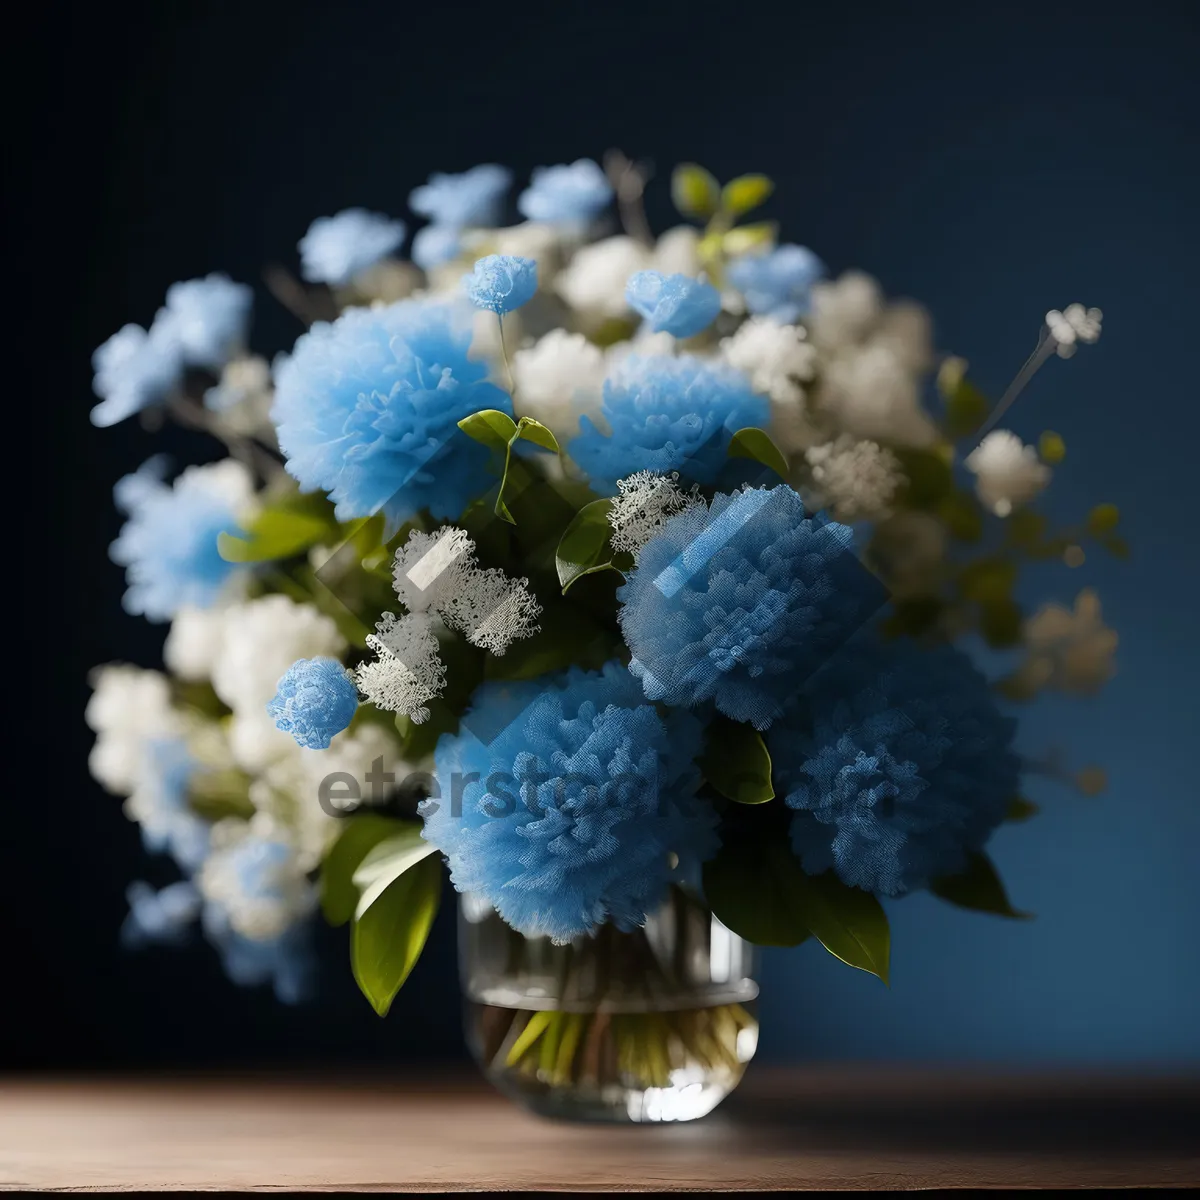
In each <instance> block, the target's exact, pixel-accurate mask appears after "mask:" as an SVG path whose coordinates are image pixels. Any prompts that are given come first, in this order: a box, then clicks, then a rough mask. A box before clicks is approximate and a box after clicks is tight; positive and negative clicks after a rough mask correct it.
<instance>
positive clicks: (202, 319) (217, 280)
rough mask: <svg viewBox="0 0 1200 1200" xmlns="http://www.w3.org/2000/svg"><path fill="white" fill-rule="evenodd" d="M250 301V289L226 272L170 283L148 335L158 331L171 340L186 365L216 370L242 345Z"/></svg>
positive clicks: (243, 343)
mask: <svg viewBox="0 0 1200 1200" xmlns="http://www.w3.org/2000/svg"><path fill="white" fill-rule="evenodd" d="M253 303H254V293H253V291H251V289H250V288H249V287H247V286H246V284H244V283H234V282H233V280H232V279H230V278H229V276H228V275H221V274H219V273H218V274H213V275H207V276H205V278H203V279H188V280H184V281H183V282H182V283H173V284H171V286H170V287H169V288H167V303H166V307H165V308H162V309H160V310H159V313H158V315H157V316H156V317H155V318H154V326H153V328H152V329H151V336H154V334H155V332H156V331H159V332H160V333H161V334H162V335H163V336H165V337H166V338H167V340H169V341H171V342H174V344H175V345H176V346H178V347H179V350H180V351H181V353H182V355H183V359H184V361H185V362H186V363H187V364H188V365H189V366H193V367H204V368H206V369H208V370H210V371H219V370H220V369H221V368H222V367H223V366H224V365H225V364H226V363H227V362H228V361H229V359H231V358H232V357H233V356H234V355H235V354H236V353H237V352H238V351H239V350H240V349H242V348H243V347H244V346H245V344H246V333H247V328H248V326H249V324H250V310H251V307H252V305H253Z"/></svg>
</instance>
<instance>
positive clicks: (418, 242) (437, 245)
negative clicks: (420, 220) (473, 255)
mask: <svg viewBox="0 0 1200 1200" xmlns="http://www.w3.org/2000/svg"><path fill="white" fill-rule="evenodd" d="M461 249H462V238H461V236H460V233H459V230H457V229H455V228H454V227H453V226H450V225H426V226H425V228H424V229H418V230H417V232H416V233H415V234H413V242H412V260H413V262H415V263H416V264H417V266H418V267H420V268H421V270H422V271H430V270H432V269H433V268H434V267H440V266H441V265H442V264H443V263H448V262H453V261H454V260H455V259H456V258H457V257H458V253H459V251H460V250H461Z"/></svg>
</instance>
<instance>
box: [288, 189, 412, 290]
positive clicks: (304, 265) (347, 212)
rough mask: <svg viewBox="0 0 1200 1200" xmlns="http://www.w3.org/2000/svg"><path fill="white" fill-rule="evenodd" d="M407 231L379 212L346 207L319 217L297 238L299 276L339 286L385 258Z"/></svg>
mask: <svg viewBox="0 0 1200 1200" xmlns="http://www.w3.org/2000/svg"><path fill="white" fill-rule="evenodd" d="M405 233H407V228H406V226H405V224H404V222H403V221H393V220H392V219H391V218H390V217H385V216H384V215H383V214H382V213H373V212H368V211H367V210H366V209H365V208H347V209H344V210H343V211H342V212H340V213H338V214H337V215H336V216H333V217H318V218H317V219H316V220H315V221H314V222H313V223H312V224H311V225H310V226H309V227H308V232H307V233H306V234H305V235H304V236H303V237H302V238H301V239H300V242H299V245H298V247H297V249H299V251H300V274H301V275H303V276H304V278H305V279H308V280H310V281H311V282H313V283H328V284H332V285H333V286H335V287H336V286H339V285H341V284H344V283H349V282H350V280H351V279H353V278H354V276H355V275H358V274H360V273H361V272H363V271H365V270H367V269H368V268H369V267H373V266H374V265H375V264H376V263H378V262H380V261H381V260H383V259H385V258H387V257H388V255H389V254H391V253H392V252H393V251H394V250H395V249H396V248H397V247H398V246H399V245H400V243H401V242H403V241H404V235H405Z"/></svg>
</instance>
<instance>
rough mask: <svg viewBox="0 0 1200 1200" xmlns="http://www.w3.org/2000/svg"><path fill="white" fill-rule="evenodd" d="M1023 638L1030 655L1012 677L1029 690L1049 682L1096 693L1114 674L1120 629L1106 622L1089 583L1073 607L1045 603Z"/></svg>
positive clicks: (1081, 692) (1063, 688) (1062, 688)
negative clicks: (1072, 608)
mask: <svg viewBox="0 0 1200 1200" xmlns="http://www.w3.org/2000/svg"><path fill="white" fill-rule="evenodd" d="M1023 638H1024V642H1025V648H1026V657H1025V660H1024V662H1022V664H1021V666H1020V668H1019V669H1018V670H1017V673H1016V676H1015V677H1014V681H1015V682H1016V683H1017V684H1018V686H1019V687H1020V689H1021V690H1022V691H1024V692H1026V693H1032V692H1035V691H1038V690H1040V689H1041V688H1045V687H1049V688H1056V689H1058V690H1059V691H1063V692H1070V693H1074V694H1076V695H1084V696H1086V695H1093V694H1095V693H1096V692H1098V691H1099V690H1100V689H1101V687H1102V686H1103V685H1104V684H1105V683H1106V682H1107V680H1109V679H1110V678H1111V677H1112V675H1113V671H1114V665H1113V656H1114V655H1115V653H1116V649H1117V634H1116V632H1115V631H1114V630H1112V629H1110V628H1108V626H1106V625H1105V624H1104V620H1103V618H1102V617H1101V614H1100V598H1099V597H1098V596H1097V595H1096V593H1095V592H1094V591H1092V589H1091V588H1084V590H1083V591H1081V592H1080V593H1079V595H1078V596H1076V598H1075V608H1074V611H1072V610H1070V609H1067V608H1064V607H1063V606H1062V605H1061V604H1046V605H1043V606H1042V607H1041V608H1040V609H1038V611H1037V612H1036V613H1034V614H1033V616H1032V617H1030V618H1029V619H1028V620H1027V621H1026V622H1025V627H1024V630H1023Z"/></svg>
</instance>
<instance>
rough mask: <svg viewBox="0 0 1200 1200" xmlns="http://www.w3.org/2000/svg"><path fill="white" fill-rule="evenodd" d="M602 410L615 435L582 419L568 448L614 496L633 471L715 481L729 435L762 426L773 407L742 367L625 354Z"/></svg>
mask: <svg viewBox="0 0 1200 1200" xmlns="http://www.w3.org/2000/svg"><path fill="white" fill-rule="evenodd" d="M602 412H603V415H604V418H605V420H606V421H607V423H608V425H609V427H610V429H611V433H609V434H604V433H602V432H601V431H600V429H598V428H597V427H596V425H595V424H594V423H593V421H592V420H591V418H590V417H588V416H584V417H583V419H582V420H581V422H580V428H581V429H582V430H583V432H582V433H581V434H580V435H579V436H578V437H577V438H575V439H574V441H572V442H571V444H570V446H569V448H568V453H569V454H570V455H571V457H572V458H573V459H574V460H575V462H576V463H578V464H579V466H580V467H581V468H582V469H583V470H584V471H585V472H586V473H587V476H588V478H589V479H590V481H591V483H592V485H593V486H595V487H601V488H605V489H607V490H608V491H609V492H610V493H611V492H614V491H615V490H616V482H617V480H618V479H624V478H625V477H626V476H627V475H632V474H633V473H634V472H635V471H654V472H657V473H659V474H666V473H668V472H670V471H679V472H680V473H681V474H682V475H683V476H684V477H685V478H686V479H688V480H692V481H695V482H697V483H701V484H705V483H713V482H715V481H716V478H717V474H718V472H719V471H720V470H721V467H722V466H723V465H724V463H725V457H726V450H727V449H728V447H729V442H730V439H731V438H732V437H733V435H734V434H735V433H736V432H737V431H738V430H739V429H744V428H746V426H748V425H765V424H766V422H767V419H768V416H769V406H768V402H767V400H766V399H765V398H764V397H762V396H758V395H755V393H754V392H753V391H751V389H750V384H749V383H748V382H747V380H746V377H745V376H744V375H742V374H741V373H740V372H739V371H735V370H734V369H733V368H732V367H729V366H726V365H725V364H723V363H717V362H704V361H703V360H701V359H699V358H696V357H694V356H693V355H690V354H681V355H679V356H678V357H672V356H654V357H650V358H640V357H636V356H632V357H630V358H628V359H626V360H625V361H624V362H623V363H622V364H621V365H620V367H618V368H617V370H616V372H615V373H614V374H613V375H611V376H610V377H609V378H608V379H607V380H605V383H604V405H603V409H602Z"/></svg>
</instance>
